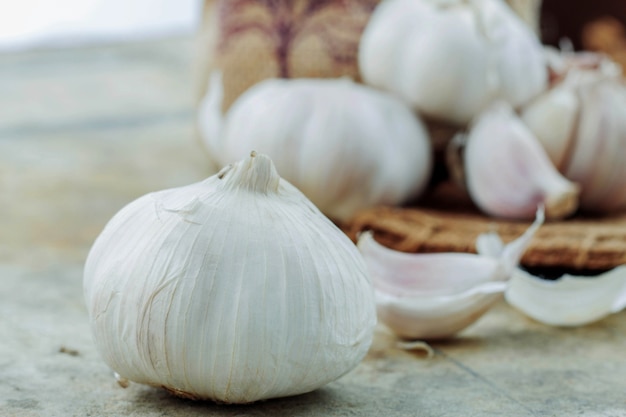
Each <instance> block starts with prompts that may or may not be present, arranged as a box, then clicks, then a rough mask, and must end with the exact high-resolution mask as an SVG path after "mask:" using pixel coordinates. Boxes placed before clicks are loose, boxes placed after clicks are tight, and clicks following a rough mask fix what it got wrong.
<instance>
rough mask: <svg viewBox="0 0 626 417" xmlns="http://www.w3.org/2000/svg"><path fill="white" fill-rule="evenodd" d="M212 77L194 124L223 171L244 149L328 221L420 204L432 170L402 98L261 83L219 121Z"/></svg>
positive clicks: (335, 82)
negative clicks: (263, 158) (259, 156)
mask: <svg viewBox="0 0 626 417" xmlns="http://www.w3.org/2000/svg"><path fill="white" fill-rule="evenodd" d="M220 97H221V82H220V76H219V74H214V75H213V77H212V81H211V86H210V90H209V92H208V94H207V96H206V97H205V99H204V100H203V102H202V103H201V106H200V108H199V113H198V123H199V128H200V132H201V135H202V137H203V139H204V141H205V144H206V146H207V148H208V149H209V151H210V153H211V154H212V155H213V156H214V157H215V158H216V159H217V160H218V161H219V162H220V163H221V164H222V165H225V164H227V163H229V162H231V161H233V160H236V159H238V158H241V157H242V156H244V155H245V154H246V153H247V152H248V150H249V149H257V150H258V151H259V152H263V153H265V154H268V155H269V156H270V157H271V158H272V160H273V161H274V163H275V164H276V167H277V169H278V170H279V172H280V173H281V175H282V176H283V178H285V179H286V180H288V181H289V182H291V183H292V184H293V185H295V186H296V187H297V188H298V189H300V190H301V191H302V192H303V193H304V194H305V195H306V196H307V197H308V198H310V199H311V201H313V203H314V204H315V205H316V206H317V207H318V208H319V209H320V210H321V211H322V212H324V213H325V214H326V215H328V216H330V217H331V218H333V219H335V220H348V219H350V218H351V217H352V215H353V214H354V213H355V212H356V211H357V210H359V209H362V208H366V207H370V206H374V205H378V204H389V205H396V204H400V203H403V202H405V201H407V200H409V199H411V198H415V197H417V196H418V195H419V194H420V193H421V192H422V190H423V189H424V188H425V186H426V184H427V182H428V179H429V177H430V171H431V168H432V150H431V145H430V141H429V139H428V136H427V133H426V131H425V128H424V126H423V124H422V123H421V121H420V120H419V119H418V118H417V117H416V116H415V115H414V114H413V112H412V111H411V110H410V109H409V108H408V107H407V106H406V105H405V104H404V103H403V102H402V101H400V100H399V99H397V98H395V97H393V96H390V95H387V94H384V93H382V92H379V91H376V90H374V89H371V88H368V87H365V86H362V85H360V84H356V83H354V82H352V81H351V80H349V79H332V80H329V79H294V80H283V79H273V80H267V81H263V82H261V83H259V84H257V85H255V86H254V87H252V88H251V89H249V90H248V91H247V92H246V93H244V94H243V95H242V96H241V97H239V99H238V100H237V101H236V102H235V103H234V104H233V106H232V107H231V108H230V110H229V111H228V113H227V114H226V115H224V116H222V113H221V109H220V101H221V99H220Z"/></svg>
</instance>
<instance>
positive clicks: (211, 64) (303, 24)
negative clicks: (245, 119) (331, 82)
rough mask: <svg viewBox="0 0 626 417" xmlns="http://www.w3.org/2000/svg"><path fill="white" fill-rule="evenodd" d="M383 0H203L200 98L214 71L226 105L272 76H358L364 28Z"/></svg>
mask: <svg viewBox="0 0 626 417" xmlns="http://www.w3.org/2000/svg"><path fill="white" fill-rule="evenodd" d="M379 1H380V0H205V3H204V16H203V23H202V29H201V33H200V37H199V50H198V51H197V57H198V64H199V65H198V68H197V70H198V98H200V97H202V96H203V95H204V93H205V91H206V88H207V80H208V77H209V74H210V73H211V71H213V70H216V69H219V70H221V71H222V73H223V80H224V109H227V108H228V107H230V105H231V104H232V103H233V101H234V100H235V99H236V98H237V97H238V96H239V95H240V94H241V93H243V92H244V91H245V90H246V89H248V88H249V87H251V86H252V85H254V84H256V83H258V82H259V81H262V80H264V79H266V78H271V77H284V78H304V77H315V78H331V77H341V76H349V77H352V78H354V79H355V80H358V79H359V72H358V65H357V54H358V44H359V40H360V37H361V33H362V31H363V28H364V27H365V25H366V23H367V21H368V19H369V16H370V15H371V13H372V11H373V10H374V8H375V6H376V4H377V3H378V2H379Z"/></svg>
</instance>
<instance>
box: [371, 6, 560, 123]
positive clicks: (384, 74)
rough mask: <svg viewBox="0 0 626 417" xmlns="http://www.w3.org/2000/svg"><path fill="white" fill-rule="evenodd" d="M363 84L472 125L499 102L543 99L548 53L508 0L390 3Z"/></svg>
mask: <svg viewBox="0 0 626 417" xmlns="http://www.w3.org/2000/svg"><path fill="white" fill-rule="evenodd" d="M359 67H360V70H361V73H362V76H363V79H364V81H365V82H366V83H367V84H370V85H372V86H375V87H379V88H382V89H385V90H388V91H391V92H393V93H395V94H397V95H399V96H400V97H403V98H404V99H406V100H407V101H408V102H410V103H411V104H412V105H413V106H414V108H415V109H417V110H419V111H420V112H423V113H424V114H426V115H428V116H430V117H432V118H434V119H440V120H443V121H447V122H451V123H456V124H465V123H467V122H469V121H470V120H471V119H472V118H473V117H474V116H476V115H477V114H479V113H480V111H481V110H483V109H484V108H485V107H486V106H487V105H488V104H489V103H490V102H491V101H492V100H494V99H502V100H505V101H507V102H509V103H510V104H511V105H513V106H514V107H518V106H521V105H523V104H525V103H526V102H528V101H529V100H530V99H531V98H533V97H534V96H536V95H537V94H539V93H540V92H542V91H543V90H544V89H545V88H546V85H547V78H548V72H547V68H546V63H545V57H544V55H543V52H542V47H541V44H540V42H539V40H538V39H537V37H536V36H535V34H534V33H533V32H532V30H531V29H530V28H529V27H527V26H526V25H525V24H524V23H523V22H522V21H521V20H520V19H519V18H518V17H517V16H516V15H515V14H514V13H513V11H512V10H511V9H510V8H509V7H508V6H507V5H506V3H504V1H501V0H386V1H383V2H382V3H381V4H380V5H379V6H378V7H377V8H376V10H375V11H374V13H373V15H372V17H371V19H370V22H369V23H368V25H367V26H366V28H365V31H364V33H363V37H362V39H361V45H360V49H359Z"/></svg>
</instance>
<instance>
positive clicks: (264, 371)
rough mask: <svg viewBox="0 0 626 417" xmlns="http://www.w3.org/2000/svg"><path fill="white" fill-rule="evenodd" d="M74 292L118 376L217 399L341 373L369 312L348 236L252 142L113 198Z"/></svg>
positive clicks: (356, 350) (304, 384) (247, 398)
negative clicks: (195, 179) (199, 169)
mask: <svg viewBox="0 0 626 417" xmlns="http://www.w3.org/2000/svg"><path fill="white" fill-rule="evenodd" d="M84 294H85V300H86V304H87V308H88V311H89V317H90V320H91V325H92V329H93V334H94V338H95V342H96V345H97V347H98V350H99V351H100V353H101V355H102V357H103V358H104V360H105V362H106V363H107V364H108V365H109V366H110V367H111V368H112V369H113V370H114V371H115V372H116V373H117V374H118V380H119V381H121V382H124V381H125V380H130V381H134V382H139V383H143V384H149V385H154V386H158V387H164V388H166V389H168V390H170V391H172V392H174V393H176V394H178V395H182V396H185V397H189V398H194V399H213V400H217V401H221V402H227V403H247V402H251V401H256V400H261V399H266V398H272V397H281V396H288V395H295V394H300V393H304V392H308V391H312V390H314V389H316V388H318V387H320V386H322V385H324V384H326V383H328V382H330V381H333V380H335V379H337V378H339V377H341V376H342V375H343V374H345V373H346V372H348V371H350V370H351V369H352V368H354V367H355V366H356V365H357V364H358V363H359V362H360V361H361V359H362V358H363V356H364V355H365V353H366V352H367V350H368V348H369V346H370V343H371V341H372V333H373V327H374V325H375V322H376V317H375V307H374V297H373V290H372V286H371V283H370V280H369V276H368V274H367V270H366V266H365V264H364V262H363V259H362V258H361V255H360V254H359V252H358V250H357V249H356V247H355V246H354V245H353V243H352V242H351V241H350V240H349V239H348V238H347V237H346V236H345V235H344V234H343V233H342V232H341V231H340V230H339V229H338V228H336V227H335V226H334V225H333V224H332V223H331V222H330V221H329V220H328V219H327V218H326V217H324V216H323V215H322V214H321V213H320V212H319V210H317V208H315V206H314V205H313V204H311V202H310V201H308V200H307V199H306V198H305V197H304V196H303V195H302V194H301V193H300V192H299V191H298V190H297V189H296V188H294V187H293V186H292V185H291V184H289V183H288V182H286V181H284V180H282V179H281V178H280V177H279V176H278V174H277V173H276V170H275V168H274V166H273V164H272V162H271V161H270V159H269V158H267V157H266V156H264V155H255V154H254V153H253V154H252V155H251V156H250V157H248V158H246V159H244V160H242V161H240V162H238V163H236V164H233V165H231V166H228V167H227V168H225V169H223V170H222V171H221V172H220V173H219V174H218V175H215V176H213V177H210V178H208V179H207V180H205V181H202V182H199V183H196V184H192V185H189V186H186V187H181V188H175V189H171V190H165V191H160V192H157V193H152V194H148V195H146V196H143V197H141V198H139V199H138V200H136V201H134V202H132V203H130V204H129V205H128V206H126V207H125V208H123V209H122V210H121V211H120V212H119V213H117V214H116V215H115V216H114V217H113V219H112V220H111V221H110V222H109V223H108V224H107V226H106V227H105V229H104V231H103V232H102V234H101V235H100V236H99V237H98V239H97V240H96V242H95V244H94V246H93V248H92V249H91V252H90V253H89V257H88V259H87V263H86V266H85V277H84Z"/></svg>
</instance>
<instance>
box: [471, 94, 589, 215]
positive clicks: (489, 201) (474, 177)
mask: <svg viewBox="0 0 626 417" xmlns="http://www.w3.org/2000/svg"><path fill="white" fill-rule="evenodd" d="M463 164H464V167H463V169H464V173H465V182H466V186H467V189H468V191H469V194H470V196H471V198H472V201H474V203H475V204H476V205H477V206H478V207H479V208H480V209H481V210H482V211H484V212H485V213H487V214H489V215H492V216H496V217H504V218H512V219H529V218H532V216H533V215H534V213H535V211H536V210H537V206H538V205H543V206H544V207H545V211H546V217H547V218H549V219H561V218H564V217H567V216H568V215H570V214H572V213H574V211H576V209H577V207H578V193H579V189H578V186H577V185H576V184H574V183H572V182H570V181H568V180H567V179H565V178H564V177H563V176H562V175H561V174H559V172H558V171H557V170H556V168H555V167H554V165H553V164H552V162H551V161H550V159H549V158H548V156H547V155H546V152H545V151H544V149H543V148H542V147H541V144H540V143H539V141H537V139H536V138H535V137H534V136H533V134H532V133H531V132H530V131H529V130H528V128H527V127H526V126H525V125H524V124H523V123H522V122H521V121H520V119H519V118H518V117H517V115H516V114H515V113H514V112H513V110H512V109H511V107H510V106H509V105H507V104H506V103H503V102H499V103H496V104H494V105H493V106H492V107H490V108H489V109H488V110H487V111H485V112H484V113H483V114H481V116H480V117H479V118H478V119H477V120H476V121H475V122H474V123H473V125H472V126H471V129H470V132H469V135H468V136H467V138H466V143H465V149H464V162H463Z"/></svg>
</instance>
